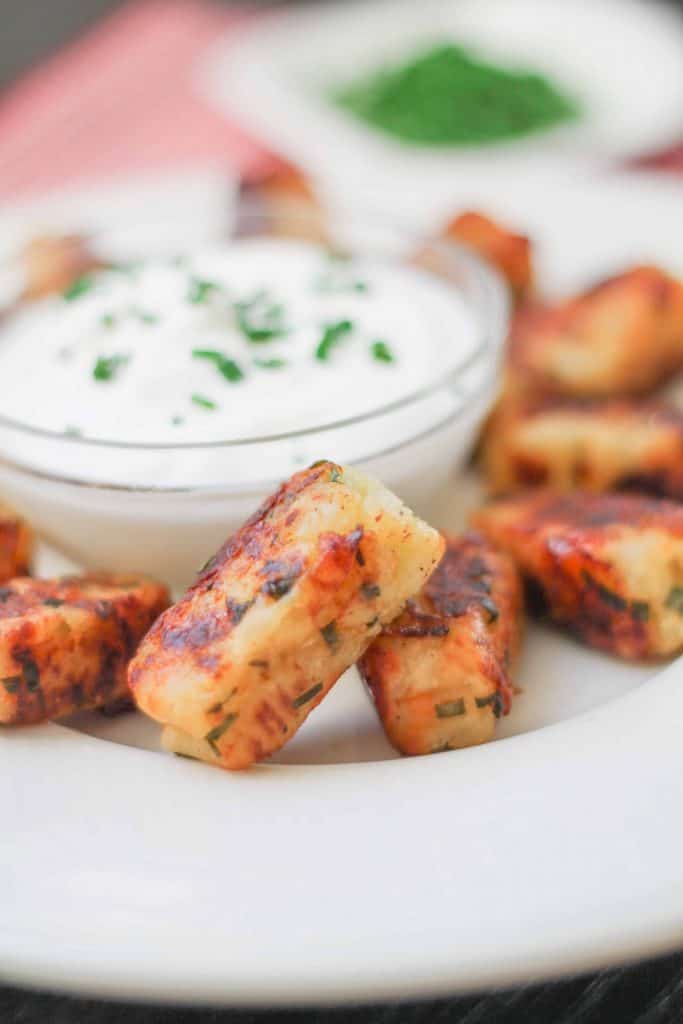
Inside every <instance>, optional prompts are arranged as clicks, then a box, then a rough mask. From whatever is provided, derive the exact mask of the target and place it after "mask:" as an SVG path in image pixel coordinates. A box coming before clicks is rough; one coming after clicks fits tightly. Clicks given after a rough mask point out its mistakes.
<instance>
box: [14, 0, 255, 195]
mask: <svg viewBox="0 0 683 1024" xmlns="http://www.w3.org/2000/svg"><path fill="white" fill-rule="evenodd" d="M249 17H250V12H249V11H248V10H247V9H240V10H234V9H233V10H230V11H226V10H225V9H221V8H218V7H215V6H213V5H212V4H211V3H208V2H204V0H131V2H130V3H128V4H126V5H125V6H124V7H123V8H121V9H120V10H118V11H117V12H116V13H114V14H113V15H111V16H109V17H107V18H105V19H104V20H103V21H101V22H100V23H98V24H97V26H96V27H95V28H94V29H92V30H91V31H89V32H87V33H86V34H85V35H83V36H81V37H79V38H78V39H77V40H76V41H75V42H74V43H72V44H71V45H69V46H67V47H66V48H65V49H64V50H63V51H61V52H60V53H58V54H57V55H56V56H54V57H52V58H51V59H49V60H48V61H46V62H45V63H44V64H42V65H41V66H40V67H38V68H36V69H35V70H32V71H29V72H28V73H27V74H26V75H25V76H24V77H23V78H21V79H20V80H19V81H18V82H17V83H16V85H14V86H12V87H11V88H10V89H9V90H8V91H7V92H6V93H5V94H4V95H3V96H0V199H6V198H7V197H8V196H16V195H19V194H26V193H27V192H42V191H44V190H46V189H50V188H52V187H55V186H59V185H62V184H65V183H69V184H72V183H74V182H78V181H80V180H87V181H93V180H98V179H99V180H101V179H103V178H111V177H114V176H116V175H117V174H119V173H121V172H126V173H132V172H136V171H141V170H153V169H158V168H163V167H168V166H171V165H172V166H175V167H178V165H195V166H196V165H197V164H202V163H214V164H215V163H219V164H220V163H224V164H225V166H226V168H230V169H231V170H232V171H233V172H236V173H239V174H240V175H242V176H243V177H245V178H247V179H249V178H253V177H258V176H259V175H261V174H263V173H265V172H266V171H267V170H268V169H269V167H271V166H272V165H273V163H274V158H273V157H272V156H271V155H270V154H269V153H268V151H267V150H266V149H265V148H264V147H263V146H261V145H260V144H259V143H257V142H256V141H255V140H254V139H251V138H250V137H249V135H248V133H247V132H245V131H244V130H243V128H242V127H240V126H238V125H237V124H235V123H232V122H230V121H228V120H226V118H225V117H224V116H222V115H221V114H218V113H216V112H214V111H213V110H212V109H210V108H209V107H208V106H207V105H205V104H204V103H203V102H202V101H201V98H199V97H198V96H197V95H196V93H195V91H194V86H193V84H192V75H193V73H194V67H195V64H196V61H197V58H198V56H199V55H200V54H201V53H202V52H203V51H204V50H205V49H206V47H207V46H208V45H209V44H210V43H211V42H212V41H213V40H214V39H215V38H216V36H217V35H218V34H219V33H222V32H225V31H228V30H230V29H234V31H236V32H238V31H239V29H240V27H241V25H243V24H244V22H245V20H246V19H248V18H249Z"/></svg>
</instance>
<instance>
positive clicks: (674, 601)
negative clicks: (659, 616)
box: [664, 587, 683, 615]
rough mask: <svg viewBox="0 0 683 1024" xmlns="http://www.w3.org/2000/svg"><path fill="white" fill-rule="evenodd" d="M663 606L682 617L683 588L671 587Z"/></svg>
mask: <svg viewBox="0 0 683 1024" xmlns="http://www.w3.org/2000/svg"><path fill="white" fill-rule="evenodd" d="M664 604H665V605H666V607H667V608H671V609H672V610H673V611H675V612H678V614H679V615H683V587H672V588H671V590H670V591H669V593H668V596H667V599H666V601H665V602H664Z"/></svg>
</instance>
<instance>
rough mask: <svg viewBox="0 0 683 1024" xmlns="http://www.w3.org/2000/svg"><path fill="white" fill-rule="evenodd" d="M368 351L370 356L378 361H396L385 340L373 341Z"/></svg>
mask: <svg viewBox="0 0 683 1024" xmlns="http://www.w3.org/2000/svg"><path fill="white" fill-rule="evenodd" d="M370 351H371V353H372V358H373V359H376V360H377V362H378V363H393V362H395V361H396V357H395V356H394V353H393V352H392V351H391V349H390V348H389V346H388V345H387V343H386V341H373V343H372V345H371V346H370Z"/></svg>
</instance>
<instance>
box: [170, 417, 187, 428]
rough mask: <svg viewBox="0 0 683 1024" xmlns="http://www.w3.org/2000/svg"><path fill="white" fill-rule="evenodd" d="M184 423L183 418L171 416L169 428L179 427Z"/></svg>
mask: <svg viewBox="0 0 683 1024" xmlns="http://www.w3.org/2000/svg"><path fill="white" fill-rule="evenodd" d="M184 422H185V417H184V416H171V426H172V427H181V426H182V425H183V423H184Z"/></svg>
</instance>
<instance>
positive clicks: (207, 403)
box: [190, 395, 218, 409]
mask: <svg viewBox="0 0 683 1024" xmlns="http://www.w3.org/2000/svg"><path fill="white" fill-rule="evenodd" d="M190 401H191V402H192V404H193V405H197V406H199V408H200V409H217V408H218V406H217V405H216V403H215V402H212V401H211V399H210V398H205V397H204V395H190Z"/></svg>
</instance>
